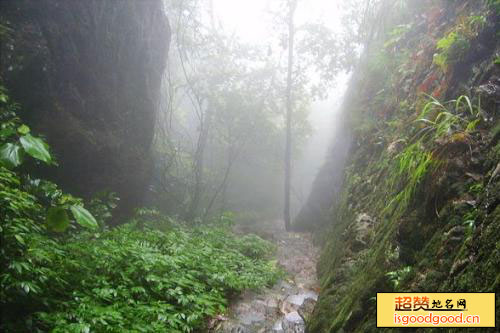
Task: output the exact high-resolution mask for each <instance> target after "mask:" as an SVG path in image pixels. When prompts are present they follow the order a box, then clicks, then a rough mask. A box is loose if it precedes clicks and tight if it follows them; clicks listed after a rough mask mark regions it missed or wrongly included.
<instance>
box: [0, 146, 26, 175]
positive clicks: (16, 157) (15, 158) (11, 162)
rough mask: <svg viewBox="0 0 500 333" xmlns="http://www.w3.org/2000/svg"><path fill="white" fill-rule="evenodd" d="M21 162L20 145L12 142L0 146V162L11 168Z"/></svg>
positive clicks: (21, 152)
mask: <svg viewBox="0 0 500 333" xmlns="http://www.w3.org/2000/svg"><path fill="white" fill-rule="evenodd" d="M22 162H23V151H22V150H21V147H19V146H18V145H16V144H13V143H6V144H4V145H3V146H1V147H0V164H2V165H4V166H5V167H6V168H8V169H12V168H14V167H16V166H18V165H20V164H21V163H22Z"/></svg>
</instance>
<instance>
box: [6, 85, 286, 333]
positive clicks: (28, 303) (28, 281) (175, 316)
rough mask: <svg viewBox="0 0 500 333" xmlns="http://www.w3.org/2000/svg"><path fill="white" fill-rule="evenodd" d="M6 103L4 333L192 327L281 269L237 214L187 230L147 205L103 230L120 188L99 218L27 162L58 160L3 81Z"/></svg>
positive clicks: (102, 204) (95, 206)
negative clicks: (235, 226) (240, 232)
mask: <svg viewBox="0 0 500 333" xmlns="http://www.w3.org/2000/svg"><path fill="white" fill-rule="evenodd" d="M0 106H1V107H2V110H1V111H2V113H1V114H0V116H1V118H0V120H1V127H0V128H1V131H0V146H1V147H2V148H1V150H0V152H1V158H2V160H1V161H2V162H1V164H0V215H1V216H2V223H1V225H0V240H1V244H2V247H1V248H0V256H1V258H2V259H1V271H0V307H1V309H2V322H1V323H0V330H1V331H2V332H42V331H43V332H47V331H50V332H91V331H92V332H167V331H168V332H191V331H193V330H194V329H199V328H203V326H204V323H205V319H206V317H207V316H214V315H216V314H217V313H221V312H223V311H224V310H225V309H226V306H227V297H228V296H229V295H231V294H233V293H236V292H241V291H242V290H244V289H246V288H259V287H261V286H265V285H270V284H272V283H274V282H275V281H276V279H277V278H278V277H279V276H280V271H279V270H278V269H277V268H276V267H275V264H274V263H273V262H272V261H270V260H269V257H270V255H271V254H272V252H273V250H274V247H273V246H272V245H271V244H269V243H268V242H266V241H264V240H262V239H260V238H259V237H257V236H245V237H241V238H238V237H237V236H235V235H234V234H232V233H231V232H230V230H229V228H228V226H229V225H231V224H232V215H231V214H224V215H223V216H222V217H221V218H220V219H219V220H218V222H217V223H215V224H214V225H212V226H210V227H208V226H205V227H203V228H192V229H186V228H183V227H180V225H181V223H180V222H177V221H175V220H173V219H172V218H169V217H165V216H163V215H161V214H160V213H159V212H158V211H157V210H155V209H146V208H143V209H138V210H137V214H136V217H135V219H134V220H133V221H132V222H131V223H129V224H125V225H122V226H121V227H118V228H115V229H112V230H107V229H106V228H100V229H98V228H97V227H98V221H97V220H99V222H101V225H104V223H105V222H106V220H107V219H109V218H110V217H111V211H112V209H114V208H115V207H116V202H117V201H118V198H117V197H116V195H115V194H114V193H109V192H102V193H99V194H98V195H96V197H94V199H92V201H91V203H90V205H89V210H90V211H92V212H94V213H95V216H96V217H97V219H96V218H95V217H94V216H93V214H91V213H90V212H89V210H87V209H86V208H84V207H83V204H82V200H81V199H78V198H75V197H73V196H71V195H69V194H65V193H64V192H63V191H61V190H60V189H59V188H58V186H57V185H56V184H54V183H52V182H49V181H45V180H40V179H33V178H31V177H30V176H29V175H28V174H26V172H25V171H22V170H20V169H21V168H17V167H19V166H20V165H21V163H22V162H23V159H22V156H23V154H26V155H29V156H32V157H33V158H35V159H36V160H39V161H42V162H44V163H48V164H53V163H54V161H53V159H52V157H51V155H50V152H49V149H48V146H47V144H46V143H45V142H44V141H43V140H42V139H40V138H37V137H35V136H33V135H32V134H30V129H29V128H28V126H26V125H24V124H22V123H21V122H20V119H19V118H17V117H16V115H15V112H14V111H15V110H14V109H15V107H14V106H13V105H12V104H9V102H8V98H7V96H6V95H5V93H4V90H3V88H1V87H0ZM70 216H71V217H72V218H70ZM72 219H74V221H75V222H76V224H72V223H71V220H72ZM78 225H79V226H81V227H83V228H79V227H78ZM174 226H176V228H174Z"/></svg>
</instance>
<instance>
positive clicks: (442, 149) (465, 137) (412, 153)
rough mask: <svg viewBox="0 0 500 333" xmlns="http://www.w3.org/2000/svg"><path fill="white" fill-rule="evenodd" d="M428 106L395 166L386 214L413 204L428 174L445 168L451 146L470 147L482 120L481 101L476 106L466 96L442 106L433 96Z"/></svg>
mask: <svg viewBox="0 0 500 333" xmlns="http://www.w3.org/2000/svg"><path fill="white" fill-rule="evenodd" d="M426 96H427V98H428V99H429V101H428V102H427V103H426V104H425V105H424V107H423V108H422V111H421V112H420V114H419V116H418V117H417V119H416V120H415V122H414V123H415V124H420V125H421V126H417V127H416V128H414V130H413V132H414V134H413V136H412V137H411V138H410V139H409V140H408V142H409V143H408V144H407V146H406V148H404V149H403V150H402V151H401V152H400V153H399V154H398V155H397V156H396V158H395V160H394V162H393V163H392V167H391V170H392V171H391V173H390V176H389V177H388V180H387V181H388V188H389V189H390V191H391V192H392V193H393V194H392V199H391V200H390V203H389V205H388V206H387V207H386V208H385V211H386V212H387V211H394V210H396V211H398V212H403V211H404V210H406V208H407V207H408V206H409V205H410V204H411V202H412V200H413V198H414V196H415V194H416V193H417V191H418V189H419V188H420V186H421V184H422V183H423V181H424V179H425V178H426V177H427V175H428V174H429V173H430V172H432V171H434V170H436V169H437V168H438V167H439V166H441V165H444V162H445V161H444V160H443V159H445V156H444V155H446V149H447V146H448V145H449V144H451V143H455V144H456V143H461V144H469V142H470V140H471V139H470V135H469V133H471V132H473V131H474V130H475V128H476V126H477V125H478V123H479V122H480V120H481V117H480V114H481V107H480V101H479V102H478V105H477V106H473V104H472V102H471V99H470V98H469V97H468V96H466V95H462V96H460V97H458V98H457V99H454V100H450V101H448V102H444V103H441V102H440V101H438V100H437V99H436V98H434V97H433V96H429V95H426Z"/></svg>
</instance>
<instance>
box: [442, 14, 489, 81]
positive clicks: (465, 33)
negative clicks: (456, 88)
mask: <svg viewBox="0 0 500 333" xmlns="http://www.w3.org/2000/svg"><path fill="white" fill-rule="evenodd" d="M485 24H486V17H484V16H482V15H472V16H469V17H465V18H463V17H462V18H460V19H459V22H458V24H457V25H456V26H455V27H454V29H453V30H452V31H450V32H449V33H448V34H447V35H446V36H444V37H443V38H441V39H440V40H439V41H438V42H437V45H436V49H437V50H438V53H436V54H435V55H434V63H435V64H436V65H438V66H439V67H440V68H441V69H442V70H443V71H446V70H447V69H448V66H449V65H453V64H456V63H458V62H460V61H462V60H463V58H464V56H465V55H466V53H467V51H468V50H469V48H470V41H471V40H472V39H474V38H475V37H477V34H478V33H479V31H480V30H481V29H482V28H483V27H484V25H485Z"/></svg>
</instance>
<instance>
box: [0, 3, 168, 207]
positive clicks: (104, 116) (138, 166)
mask: <svg viewBox="0 0 500 333" xmlns="http://www.w3.org/2000/svg"><path fill="white" fill-rule="evenodd" d="M0 8H1V9H0V12H1V14H0V15H1V20H2V24H3V25H4V26H5V27H6V29H4V30H5V31H4V33H2V43H1V63H0V65H1V66H0V70H1V75H2V77H3V79H4V81H5V85H6V86H7V88H8V89H9V90H10V93H11V96H12V97H13V98H14V99H15V100H17V101H22V103H23V105H22V110H23V112H24V113H25V114H23V115H22V116H23V119H26V120H27V121H28V123H29V124H30V125H31V126H32V127H34V128H36V129H37V130H39V132H40V133H46V134H47V136H48V141H49V143H50V145H51V147H53V148H54V151H55V154H56V156H57V158H58V161H59V164H60V167H59V168H57V170H51V171H50V175H53V174H54V173H56V179H55V180H56V181H57V182H58V183H60V184H62V185H63V186H64V187H65V188H67V189H68V190H70V191H71V192H72V193H75V194H78V195H83V196H90V195H92V194H93V193H95V192H97V191H100V190H110V191H115V192H117V193H118V195H119V197H121V199H122V200H121V203H122V204H121V207H122V213H126V211H127V207H133V206H135V205H137V204H138V203H139V202H140V201H141V198H142V197H143V193H144V191H145V189H146V188H147V186H148V184H149V177H150V173H151V156H150V150H149V148H150V145H151V141H152V137H153V131H154V122H155V119H156V112H157V107H158V100H159V94H160V88H161V81H162V73H163V70H164V67H165V64H166V60H167V53H168V47H169V41H170V29H169V25H168V20H167V18H166V15H165V12H164V5H163V2H162V1H161V0H151V1H135V0H124V1H100V0H99V1H97V0H89V1H66V0H22V1H2V2H1V3H0ZM45 176H49V172H47V175H45ZM119 215H121V214H118V216H119Z"/></svg>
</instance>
